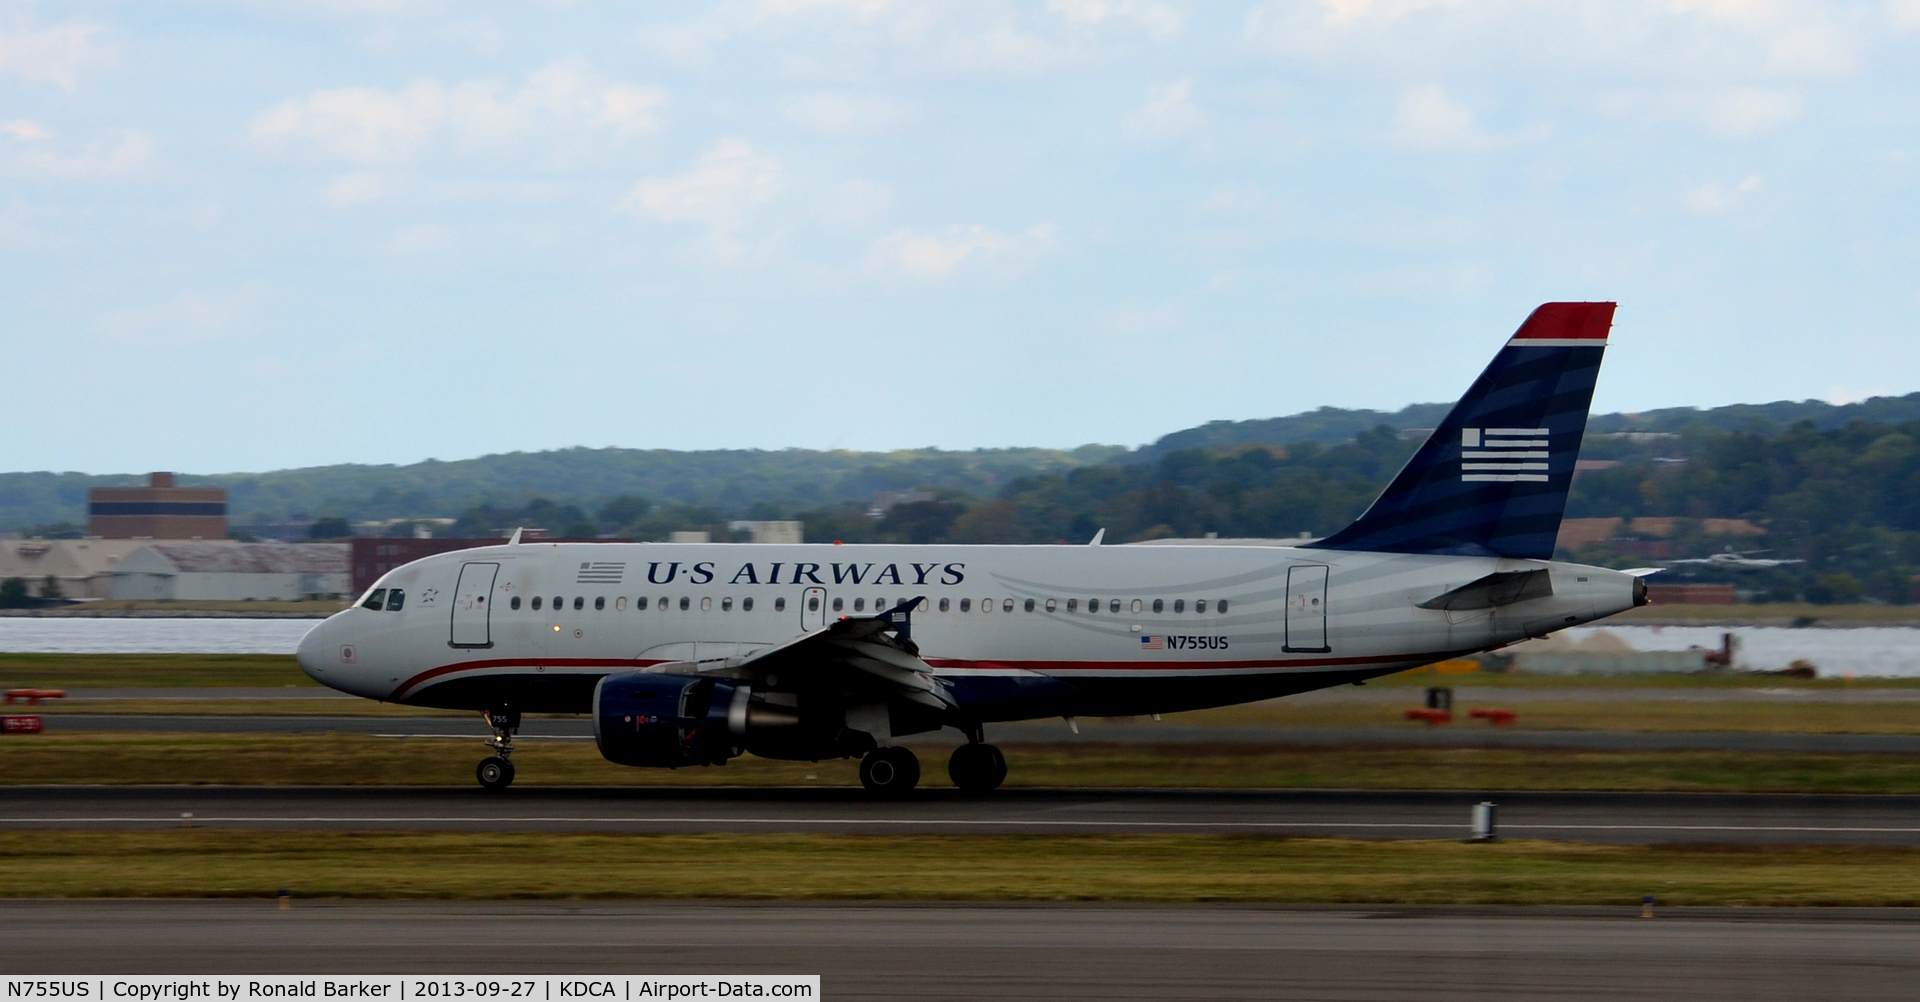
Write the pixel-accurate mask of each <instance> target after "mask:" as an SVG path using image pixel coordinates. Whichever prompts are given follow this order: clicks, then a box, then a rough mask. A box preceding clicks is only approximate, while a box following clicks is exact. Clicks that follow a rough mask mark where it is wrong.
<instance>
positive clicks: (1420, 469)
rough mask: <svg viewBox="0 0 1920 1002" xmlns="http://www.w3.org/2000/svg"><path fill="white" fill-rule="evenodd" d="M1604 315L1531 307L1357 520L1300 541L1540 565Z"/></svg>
mask: <svg viewBox="0 0 1920 1002" xmlns="http://www.w3.org/2000/svg"><path fill="white" fill-rule="evenodd" d="M1613 309H1614V304H1613V303H1547V304H1545V305H1543V306H1541V307H1540V308H1539V309H1536V310H1534V311H1533V314H1532V315H1531V316H1529V317H1527V322H1526V323H1524V324H1521V325H1520V330H1519V331H1517V332H1515V334H1514V335H1513V337H1512V339H1511V340H1509V341H1508V342H1507V345H1506V347H1505V348H1502V349H1501V350H1500V353H1499V354H1498V355H1495V356H1494V358H1493V363H1492V364H1491V365H1489V366H1487V369H1486V371H1485V372H1482V373H1481V374H1480V378H1479V379H1476V380H1474V383H1473V388H1472V389H1470V390H1468V391H1467V395H1466V396H1464V397H1462V398H1460V402H1459V403H1457V404H1455V405H1454V406H1453V410H1452V411H1450V412H1449V413H1448V414H1447V417H1446V420H1444V421H1442V422H1440V427H1438V428H1436V429H1434V432H1433V436H1432V437H1431V438H1428V439H1427V441H1426V444H1425V445H1422V446H1421V447H1420V451H1418V452H1416V453H1414V454H1413V458H1412V459H1410V460H1408V461H1407V465H1406V467H1405V468H1403V469H1402V470H1401V471H1400V473H1399V475H1398V476H1396V477H1394V478H1393V483H1391V484H1389V485H1388V486H1387V489H1386V491H1385V492H1384V493H1382V494H1381V495H1380V497H1379V498H1378V499H1377V500H1375V501H1374V502H1373V506H1372V507H1370V508H1368V509H1367V513H1366V514H1364V515H1362V516H1360V518H1359V520H1358V521H1356V522H1354V523H1353V524H1352V525H1349V526H1347V527H1346V528H1344V529H1342V530H1340V531H1339V532H1336V533H1334V534H1333V535H1331V536H1328V537H1327V538H1326V539H1323V540H1320V541H1319V542H1317V543H1311V544H1308V545H1310V546H1315V547H1321V548H1325V549H1332V550H1377V551H1383V552H1388V553H1443V554H1454V555H1459V556H1497V557H1530V558H1536V559H1541V560H1546V559H1549V558H1551V557H1552V556H1553V543H1554V537H1555V536H1556V535H1558V534H1559V531H1560V517H1561V515H1562V514H1563V513H1564V512H1565V511H1566V507H1567V489H1568V487H1569V486H1570V484H1571V482H1572V480H1573V463H1574V460H1575V458H1577V457H1578V455H1579V453H1580V439H1581V436H1582V435H1584V434H1585V432H1586V429H1587V408H1588V406H1589V405H1590V404H1591V403H1592V400H1593V384H1594V381H1595V379H1596V378H1597V377H1598V376H1599V374H1600V357H1601V355H1602V354H1604V353H1605V351H1606V347H1607V333H1608V331H1609V329H1610V328H1611V327H1612V326H1613Z"/></svg>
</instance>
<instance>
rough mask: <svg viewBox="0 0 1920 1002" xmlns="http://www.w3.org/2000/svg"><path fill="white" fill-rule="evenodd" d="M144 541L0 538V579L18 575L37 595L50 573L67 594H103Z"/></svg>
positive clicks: (92, 595) (30, 590)
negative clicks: (120, 564)
mask: <svg viewBox="0 0 1920 1002" xmlns="http://www.w3.org/2000/svg"><path fill="white" fill-rule="evenodd" d="M145 545H147V543H146V541H145V540H139V539H8V540H0V580H5V579H7V578H20V579H21V580H23V581H25V582H26V583H27V590H28V591H29V592H31V593H32V594H35V595H38V594H40V588H41V586H42V585H43V584H44V583H45V582H46V580H47V575H49V574H51V575H53V578H54V580H55V581H57V582H59V584H60V593H61V594H62V595H65V596H66V597H67V598H106V597H107V596H108V595H109V594H110V593H111V591H112V584H113V572H114V570H115V569H116V568H117V567H118V565H119V563H120V561H121V560H122V559H124V558H125V557H126V555H127V554H129V553H132V552H133V551H135V550H137V549H139V548H141V547H142V546H145ZM227 545H232V544H227Z"/></svg>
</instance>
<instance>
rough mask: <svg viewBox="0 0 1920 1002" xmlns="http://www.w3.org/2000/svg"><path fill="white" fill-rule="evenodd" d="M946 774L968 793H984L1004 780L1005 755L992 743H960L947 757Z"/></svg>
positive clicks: (1005, 771)
mask: <svg viewBox="0 0 1920 1002" xmlns="http://www.w3.org/2000/svg"><path fill="white" fill-rule="evenodd" d="M947 776H948V777H949V778H950V779H952V780H953V785H955V786H957V787H959V788H960V789H962V790H965V791H967V792H968V793H986V792H988V791H989V790H995V789H998V788H999V786H1000V784H1001V783H1002V782H1003V781H1005V780H1006V778H1007V757H1006V756H1005V755H1002V754H1000V749H998V748H995V747H994V746H992V745H988V744H968V745H961V746H960V747H958V748H955V749H954V750H953V757H952V758H949V759H947Z"/></svg>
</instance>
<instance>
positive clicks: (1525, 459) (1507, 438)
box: [1460, 428, 1549, 483]
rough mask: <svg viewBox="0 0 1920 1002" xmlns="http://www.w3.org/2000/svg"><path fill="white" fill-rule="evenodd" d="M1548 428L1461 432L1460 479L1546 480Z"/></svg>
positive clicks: (1467, 430) (1479, 429) (1540, 481)
mask: <svg viewBox="0 0 1920 1002" xmlns="http://www.w3.org/2000/svg"><path fill="white" fill-rule="evenodd" d="M1547 443H1548V439H1547V429H1545V428H1462V429H1460V479H1461V480H1464V481H1467V482H1469V483H1472V482H1475V481H1495V482H1514V481H1520V482H1529V481H1531V482H1537V483H1545V482H1546V480H1547V457H1548V456H1549V453H1548V452H1547Z"/></svg>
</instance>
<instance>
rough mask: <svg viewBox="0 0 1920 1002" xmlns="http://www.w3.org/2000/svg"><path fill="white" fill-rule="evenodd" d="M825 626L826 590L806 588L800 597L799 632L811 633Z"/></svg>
mask: <svg viewBox="0 0 1920 1002" xmlns="http://www.w3.org/2000/svg"><path fill="white" fill-rule="evenodd" d="M826 625H827V590H826V589H825V588H808V589H807V590H806V592H805V593H804V594H802V595H801V596H800V632H801V633H812V632H813V631H815V630H820V629H825V628H826Z"/></svg>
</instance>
